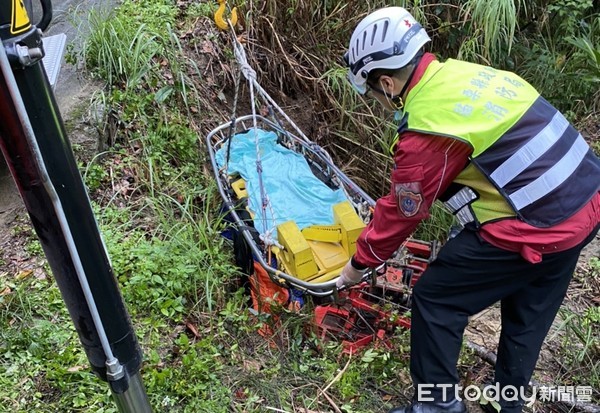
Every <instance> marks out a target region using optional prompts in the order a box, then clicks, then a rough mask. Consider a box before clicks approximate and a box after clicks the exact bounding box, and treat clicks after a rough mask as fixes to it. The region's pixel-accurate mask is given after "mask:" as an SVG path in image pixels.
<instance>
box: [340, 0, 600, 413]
mask: <svg viewBox="0 0 600 413" xmlns="http://www.w3.org/2000/svg"><path fill="white" fill-rule="evenodd" d="M429 40H430V39H429V36H428V35H427V33H426V32H425V30H424V29H423V28H422V26H421V25H420V24H419V23H418V22H417V21H416V20H415V19H414V18H413V16H412V15H411V14H409V13H408V12H407V11H406V10H405V9H403V8H400V7H388V8H384V9H380V10H377V11H375V12H373V13H371V14H369V15H368V16H367V17H365V18H364V19H363V20H362V21H361V22H360V23H359V24H358V26H357V27H356V29H355V30H354V33H353V35H352V37H351V39H350V46H349V50H348V52H347V54H346V56H345V58H346V63H347V64H348V67H349V73H348V78H349V80H350V82H351V83H352V85H353V86H354V88H355V89H356V90H357V92H358V93H360V94H361V95H367V96H371V97H373V98H374V99H376V100H377V101H378V102H379V103H380V104H381V105H382V106H383V107H384V108H385V109H388V110H390V111H395V112H396V114H397V115H398V116H397V119H399V124H398V136H397V141H396V142H395V144H394V145H393V148H392V152H393V156H394V161H395V166H394V169H393V171H392V173H391V181H392V184H391V191H390V193H389V194H388V195H386V196H384V197H382V198H380V199H379V200H378V201H377V204H376V207H375V212H374V216H373V219H372V220H371V222H370V223H369V225H368V226H367V227H366V228H365V230H364V231H363V233H362V234H361V236H360V238H359V240H358V244H357V252H356V254H355V255H354V256H353V257H352V259H351V260H350V262H348V264H346V266H345V267H344V269H343V271H342V273H341V276H340V277H339V279H338V281H337V285H338V287H342V286H344V285H351V284H353V283H356V282H357V281H359V280H360V279H361V277H362V276H363V274H364V273H365V271H366V269H367V268H376V267H378V266H380V265H381V264H382V263H384V262H385V261H386V259H388V258H390V256H391V255H392V254H393V253H394V252H395V251H396V250H397V249H398V248H399V246H400V245H401V244H402V242H403V241H404V240H405V239H406V238H407V237H408V236H410V234H411V233H412V232H413V231H414V229H415V228H416V226H417V224H418V223H419V222H420V221H421V220H423V219H425V218H427V217H428V215H429V208H430V207H431V205H432V204H433V202H434V201H435V200H436V199H440V200H441V201H443V202H444V203H445V205H446V206H447V207H448V209H449V210H450V211H451V212H452V213H453V214H454V215H455V216H456V218H457V220H458V221H459V222H460V223H461V224H462V227H463V229H462V231H461V232H460V233H459V234H458V235H457V236H456V237H454V238H452V239H450V240H449V241H448V242H447V243H446V244H445V245H444V246H443V247H442V249H441V251H440V253H439V255H438V257H437V258H436V260H435V261H434V262H432V263H431V265H430V266H429V268H428V269H427V271H425V273H424V274H423V276H422V277H421V278H420V280H419V281H418V282H417V284H416V286H415V288H414V296H413V307H412V328H411V362H410V370H411V377H412V380H413V384H414V387H415V396H414V398H413V402H412V404H411V405H410V406H408V407H401V408H395V409H392V410H391V411H390V413H409V412H411V413H435V412H466V407H465V405H464V403H463V402H462V400H461V399H462V397H461V395H460V393H457V392H456V391H455V390H454V386H455V385H457V384H458V383H459V378H458V374H457V369H456V363H457V360H458V356H459V352H460V349H461V343H462V336H463V333H464V329H465V326H466V325H467V322H468V317H469V316H471V315H474V314H476V313H478V312H480V311H482V310H484V309H485V308H487V307H489V306H491V305H492V304H494V303H496V302H498V301H499V302H500V306H501V321H502V332H501V335H500V340H499V344H498V350H497V355H498V361H497V363H496V367H495V380H496V383H498V384H497V386H498V389H501V390H502V392H501V395H502V396H503V397H502V398H501V399H500V405H501V407H502V413H513V412H521V411H522V408H523V404H524V401H523V399H522V397H520V395H519V394H518V390H519V389H522V388H524V389H526V388H527V385H528V383H529V380H530V378H531V375H532V372H533V369H534V367H535V364H536V361H537V358H538V355H539V352H540V348H541V346H542V342H543V340H544V338H545V336H546V334H547V333H548V330H549V328H550V325H551V324H552V321H553V319H554V317H555V316H556V313H557V311H558V308H559V306H560V305H561V302H562V300H563V298H564V296H565V293H566V291H567V286H568V285H569V281H570V279H571V276H572V274H573V272H574V269H575V266H576V263H577V260H578V257H579V254H580V252H581V249H582V248H583V247H584V246H585V245H586V244H587V243H589V242H590V241H591V240H592V239H593V238H594V236H595V234H596V233H597V232H598V226H599V222H600V194H599V188H600V160H599V159H598V157H596V156H595V155H594V153H593V152H592V150H591V149H590V148H589V146H588V145H587V143H586V142H585V140H584V139H583V137H582V136H581V135H580V134H579V132H577V131H576V130H575V129H574V128H573V126H571V125H570V124H569V122H568V121H567V120H566V119H565V117H564V116H563V115H562V114H561V113H560V112H559V111H557V110H556V109H555V108H554V107H553V106H552V105H550V104H549V103H548V102H547V101H546V100H545V99H544V98H543V97H541V96H540V95H539V93H538V92H537V91H536V90H535V89H534V88H533V87H532V86H531V85H529V84H528V83H527V82H526V81H525V80H523V79H522V78H520V77H519V76H517V75H515V74H513V73H511V72H506V71H501V70H497V69H494V68H491V67H487V66H481V65H478V64H473V63H468V62H463V61H458V60H452V59H449V60H447V61H445V62H444V63H442V62H439V61H437V60H436V58H435V56H434V55H433V54H431V53H425V52H424V51H423V47H424V45H425V44H426V43H427V42H428V41H429ZM515 392H516V393H517V394H514V393H515ZM457 396H458V397H457Z"/></svg>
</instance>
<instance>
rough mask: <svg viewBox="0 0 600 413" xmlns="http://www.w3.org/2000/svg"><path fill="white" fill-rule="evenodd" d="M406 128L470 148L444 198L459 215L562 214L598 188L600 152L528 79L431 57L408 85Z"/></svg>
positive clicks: (545, 217)
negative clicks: (454, 187)
mask: <svg viewBox="0 0 600 413" xmlns="http://www.w3.org/2000/svg"><path fill="white" fill-rule="evenodd" d="M404 131H414V132H422V133H426V134H432V135H438V136H447V137H451V138H454V139H458V140H460V141H462V142H465V143H467V144H468V145H470V146H471V147H472V149H473V153H472V155H471V163H470V164H469V166H467V168H465V170H464V171H463V172H461V173H460V174H459V176H458V177H457V178H456V179H455V183H458V184H461V188H462V189H461V190H459V191H457V192H456V193H454V194H451V196H450V197H449V199H448V201H447V202H446V205H447V206H448V207H449V209H450V210H451V211H452V212H453V213H454V214H456V215H457V217H458V218H459V220H460V221H461V222H463V223H466V222H470V221H475V222H477V223H485V222H489V221H493V220H498V219H502V218H507V217H515V216H517V217H519V218H520V219H522V220H524V221H525V222H527V223H529V224H531V225H534V226H537V227H549V226H552V225H554V224H557V223H559V222H562V221H564V220H565V219H567V218H568V217H570V216H571V215H573V214H574V213H575V212H577V211H578V210H579V209H581V208H582V207H583V206H584V205H585V204H586V203H587V201H589V200H590V199H591V198H592V196H594V195H595V194H596V193H597V192H598V190H599V189H600V159H598V157H596V156H595V155H594V153H593V152H592V150H591V149H590V148H589V146H588V145H587V143H586V142H585V140H584V139H583V137H582V136H581V134H579V132H578V131H577V130H576V129H575V128H574V127H573V126H572V125H570V123H569V122H568V121H567V120H566V119H565V117H564V116H563V115H562V114H561V113H560V112H559V111H558V110H557V109H555V108H554V107H553V106H552V105H551V104H550V103H548V102H547V101H546V100H545V99H544V98H543V97H541V96H540V95H539V93H538V92H537V91H536V90H535V89H534V88H533V87H532V86H531V85H530V84H529V83H527V82H526V81H525V80H523V79H522V78H520V77H519V76H517V75H515V74H514V73H511V72H506V71H501V70H496V69H493V68H491V67H487V66H482V65H477V64H473V63H468V62H462V61H458V60H452V59H450V60H448V61H446V62H445V63H440V62H438V61H434V62H432V63H431V64H430V65H429V66H428V67H427V69H426V70H425V73H424V74H423V77H422V78H421V80H420V81H419V82H418V83H417V84H416V85H415V86H414V87H413V88H412V89H411V90H410V92H409V93H408V95H407V97H406V102H405V105H404V121H403V124H402V125H401V127H400V129H399V134H401V133H402V132H404Z"/></svg>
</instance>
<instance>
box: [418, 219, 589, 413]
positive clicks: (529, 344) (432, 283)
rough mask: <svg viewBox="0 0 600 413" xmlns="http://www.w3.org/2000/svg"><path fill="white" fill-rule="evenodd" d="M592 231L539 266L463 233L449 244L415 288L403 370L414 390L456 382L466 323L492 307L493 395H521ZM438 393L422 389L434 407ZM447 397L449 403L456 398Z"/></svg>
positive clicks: (515, 406) (506, 407)
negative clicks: (495, 334) (504, 391)
mask: <svg viewBox="0 0 600 413" xmlns="http://www.w3.org/2000/svg"><path fill="white" fill-rule="evenodd" d="M597 231H598V228H596V230H594V231H593V232H592V234H591V235H590V236H589V237H588V238H587V239H586V240H585V241H584V242H582V243H581V244H580V245H578V246H577V247H575V248H572V249H570V250H567V251H563V252H558V253H553V254H545V255H543V259H542V262H541V263H538V264H530V263H529V262H527V261H525V260H524V259H523V258H522V257H521V255H520V254H519V253H513V252H508V251H505V250H502V249H499V248H496V247H494V246H493V245H491V244H489V243H488V242H486V241H484V240H483V239H481V237H480V236H479V235H478V234H477V233H476V232H473V231H469V230H466V229H465V230H463V231H462V232H461V233H460V234H458V235H457V236H456V237H455V238H453V239H451V240H450V241H448V242H447V243H446V245H445V246H444V247H443V248H442V250H441V251H440V253H439V255H438V257H437V259H436V260H435V261H434V262H432V263H431V265H430V266H429V268H428V269H427V271H426V272H425V273H424V274H423V276H422V277H421V279H419V281H418V282H417V284H416V285H415V288H414V295H413V307H412V326H411V363H410V368H411V376H412V379H413V383H414V385H415V389H418V388H419V387H418V385H419V384H425V385H428V386H430V385H439V384H457V383H458V374H457V370H456V364H457V361H458V356H459V352H460V349H461V344H462V337H463V332H464V329H465V327H466V325H467V322H468V317H469V316H471V315H474V314H476V313H478V312H480V311H482V310H484V309H485V308H487V307H489V306H491V305H492V304H494V303H496V302H498V301H500V302H501V318H502V332H501V335H500V342H499V344H498V360H497V363H496V370H495V376H496V377H495V379H496V382H497V383H499V385H500V388H503V387H505V386H508V385H512V386H515V387H516V388H519V386H524V388H525V389H526V388H527V385H528V383H529V380H530V378H531V375H532V373H533V369H534V368H535V364H536V362H537V359H538V356H539V352H540V349H541V346H542V342H543V341H544V338H545V337H546V334H547V333H548V330H549V329H550V326H551V324H552V322H553V320H554V317H555V316H556V313H557V312H558V309H559V307H560V305H561V303H562V300H563V298H564V296H565V294H566V291H567V287H568V285H569V282H570V280H571V277H572V274H573V272H574V270H575V266H576V264H577V260H578V258H579V254H580V252H581V249H582V248H583V247H584V246H585V245H586V244H587V243H589V242H590V241H591V240H592V239H593V238H594V236H595V234H596V232H597ZM442 390H443V389H439V388H438V387H428V391H431V397H433V398H434V399H435V400H436V401H444V400H443V399H442V396H444V392H443V391H442ZM446 394H447V395H451V398H454V394H455V393H454V391H453V390H452V391H448V392H447V393H446ZM415 396H417V394H416V395H415ZM501 405H502V412H503V413H504V412H506V413H509V412H510V413H512V412H520V411H521V403H514V402H513V403H503V402H501ZM511 406H512V407H511Z"/></svg>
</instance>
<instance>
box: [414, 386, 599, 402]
mask: <svg viewBox="0 0 600 413" xmlns="http://www.w3.org/2000/svg"><path fill="white" fill-rule="evenodd" d="M434 393H435V394H436V395H440V394H441V397H442V401H450V400H454V399H456V400H467V401H480V400H482V399H486V400H488V401H494V402H497V403H499V402H500V401H501V400H504V401H506V402H517V401H519V400H522V401H523V402H524V403H525V405H526V406H527V407H531V406H532V405H533V403H534V402H535V401H536V400H540V401H552V402H554V401H563V402H575V401H577V402H589V401H591V398H592V386H532V387H523V386H519V387H516V386H511V385H508V386H504V387H501V386H500V383H495V384H488V385H486V386H484V387H483V388H481V387H479V386H476V385H474V384H471V385H468V386H466V387H465V386H461V385H458V384H419V385H417V400H418V401H420V402H433V401H436V400H435V398H434V397H433V394H434Z"/></svg>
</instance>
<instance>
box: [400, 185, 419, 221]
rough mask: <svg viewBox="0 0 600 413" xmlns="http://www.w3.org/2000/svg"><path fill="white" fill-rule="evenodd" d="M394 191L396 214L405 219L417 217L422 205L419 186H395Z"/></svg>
mask: <svg viewBox="0 0 600 413" xmlns="http://www.w3.org/2000/svg"><path fill="white" fill-rule="evenodd" d="M394 189H395V192H396V200H397V203H398V212H400V213H401V214H402V215H404V216H405V217H407V218H410V217H414V216H415V215H417V213H418V212H419V211H420V210H421V205H422V204H423V195H422V194H421V184H420V183H418V182H411V183H405V184H396V185H395V188H394Z"/></svg>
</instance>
